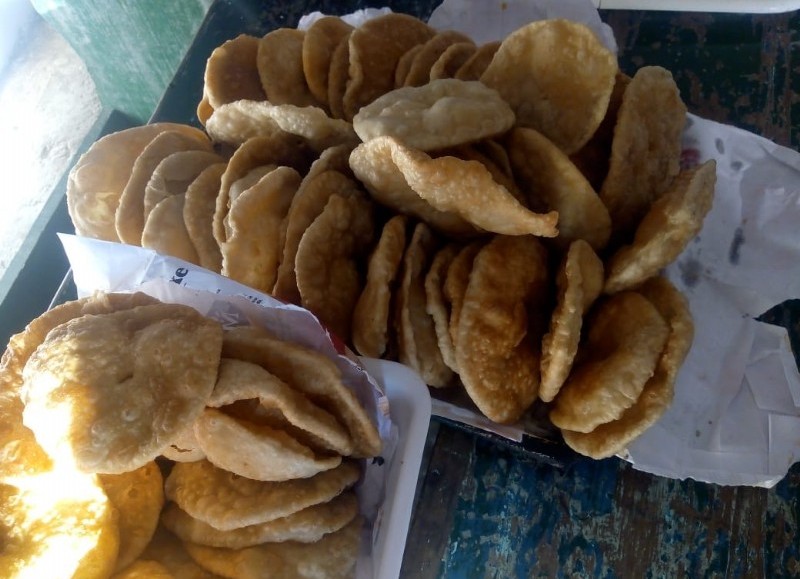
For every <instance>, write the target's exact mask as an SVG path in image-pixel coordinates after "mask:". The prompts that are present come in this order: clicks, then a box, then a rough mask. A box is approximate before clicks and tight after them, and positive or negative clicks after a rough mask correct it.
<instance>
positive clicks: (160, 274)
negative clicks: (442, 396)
mask: <svg viewBox="0 0 800 579" xmlns="http://www.w3.org/2000/svg"><path fill="white" fill-rule="evenodd" d="M59 237H60V239H61V242H62V245H63V246H64V249H65V251H66V254H67V257H68V259H69V262H70V265H71V267H72V274H73V279H74V281H75V285H76V287H77V291H78V296H79V297H84V296H87V295H91V294H93V293H95V292H97V291H105V292H123V293H127V292H134V291H140V292H143V293H146V294H148V295H150V296H153V297H155V298H158V299H160V300H161V301H163V302H168V303H180V304H185V305H189V306H192V307H194V308H195V309H196V310H198V311H199V312H200V313H201V314H203V315H205V316H208V317H210V318H213V319H215V320H217V321H219V322H220V323H222V324H223V326H224V327H234V326H241V325H257V326H261V327H263V328H266V329H267V330H269V331H271V332H272V333H273V334H275V335H277V336H278V337H281V338H284V339H286V340H289V341H292V342H296V343H299V344H303V345H305V346H308V347H310V348H313V349H314V350H316V351H318V352H321V353H323V354H325V355H326V356H328V357H329V358H331V359H332V360H333V361H334V362H335V363H336V365H337V367H338V368H339V370H340V371H341V372H342V377H343V381H344V383H345V384H346V385H347V386H348V387H349V388H350V389H351V390H353V391H354V392H355V394H356V395H357V397H358V399H359V401H360V402H361V404H362V405H363V406H364V407H365V408H366V409H367V412H368V413H369V414H370V416H372V417H373V418H374V420H375V422H376V424H377V425H378V430H379V432H380V436H381V440H382V441H383V449H382V452H381V457H380V458H381V459H382V460H369V459H368V460H366V461H365V465H366V466H365V474H364V477H363V479H362V481H361V482H360V483H359V486H358V487H357V489H356V491H357V495H358V500H359V505H360V511H361V514H362V515H364V516H365V518H366V519H367V521H368V524H367V525H365V529H364V539H363V540H362V551H361V553H360V556H359V560H358V565H357V569H356V571H357V575H356V576H357V579H369V578H373V577H375V578H377V577H380V578H381V579H383V578H387V579H388V578H392V577H397V576H398V575H399V572H400V565H401V562H402V555H403V546H404V545H405V540H406V533H407V530H408V524H409V521H410V516H411V509H412V504H413V497H414V489H415V485H416V482H417V474H418V471H419V466H420V462H421V459H422V451H423V447H424V444H425V437H426V434H427V430H428V424H429V421H430V395H429V394H428V390H427V387H426V386H425V384H424V383H423V382H422V381H421V380H420V379H419V377H417V376H416V375H415V374H414V373H413V372H411V371H410V370H409V369H407V368H406V367H405V366H402V365H400V364H396V363H393V362H385V361H382V360H370V359H365V358H361V359H359V358H356V357H355V356H353V355H352V353H350V352H345V349H344V348H343V347H342V346H341V344H334V342H333V341H332V340H331V337H330V336H329V334H328V333H327V332H326V331H325V330H324V329H323V327H322V325H321V324H320V323H319V321H318V320H317V318H316V317H314V316H313V315H312V314H311V313H310V312H308V311H307V310H304V309H302V308H299V307H297V306H294V305H291V304H284V303H282V302H280V301H278V300H276V299H274V298H272V297H271V296H269V295H267V294H263V293H260V292H256V291H255V290H253V289H251V288H249V287H247V286H244V285H242V284H240V283H237V282H235V281H233V280H230V279H228V278H225V277H222V276H220V275H218V274H215V273H213V272H211V271H208V270H205V269H202V268H200V267H197V266H195V265H193V264H190V263H188V262H186V261H183V260H180V259H177V258H173V257H169V256H163V255H159V254H158V253H156V252H155V251H153V250H149V249H143V248H141V247H134V246H130V245H123V244H120V243H110V242H107V241H99V240H95V239H88V238H83V237H77V236H73V235H65V234H59ZM365 368H369V372H370V373H371V374H370V373H367V371H366V370H365ZM373 376H374V377H373ZM390 401H391V404H392V409H391V410H392V414H391V416H390V413H389V410H390V408H389V406H390ZM398 427H399V428H398Z"/></svg>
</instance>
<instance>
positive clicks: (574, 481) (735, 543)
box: [402, 422, 800, 579]
mask: <svg viewBox="0 0 800 579" xmlns="http://www.w3.org/2000/svg"><path fill="white" fill-rule="evenodd" d="M427 452H428V454H427V460H426V465H425V469H424V471H423V473H422V474H421V480H420V488H419V491H418V492H419V498H418V501H417V505H416V509H415V511H414V515H413V519H412V524H411V528H410V531H409V539H408V545H407V547H406V553H405V558H404V563H403V572H402V576H403V577H415V578H420V579H427V578H434V577H465V578H493V579H494V578H497V579H500V578H509V577H565V578H569V577H609V578H610V577H676V578H677V577H692V578H693V577H730V578H733V577H792V576H798V575H800V559H799V558H798V556H799V555H800V554H799V553H798V538H797V523H798V514H800V512H799V510H798V508H799V506H800V505H798V494H799V493H798V489H800V468H797V467H795V468H793V469H792V471H791V472H790V474H789V475H788V476H787V478H786V479H784V480H783V481H782V482H781V483H779V484H778V485H777V487H775V488H773V489H770V490H766V489H757V488H747V487H721V486H716V485H708V484H704V483H698V482H695V481H691V480H690V481H677V480H671V479H665V478H660V477H654V476H651V475H648V474H646V473H642V472H639V471H636V470H634V469H633V468H631V467H630V466H629V465H627V464H626V463H623V462H622V461H619V460H616V459H609V460H605V461H591V460H581V461H579V462H577V463H575V464H573V465H571V466H570V467H569V468H567V469H559V468H557V467H553V466H550V465H547V464H544V463H542V462H540V461H536V460H532V459H530V458H528V457H526V456H524V455H522V454H519V453H517V452H515V451H513V450H511V449H508V448H503V447H497V446H495V445H490V444H488V443H486V442H485V441H483V440H482V439H480V438H477V437H474V436H472V435H470V434H466V433H464V432H462V431H460V430H458V429H455V428H452V427H445V426H440V425H439V424H438V423H436V422H434V423H432V425H431V429H430V432H429V437H428V449H427Z"/></svg>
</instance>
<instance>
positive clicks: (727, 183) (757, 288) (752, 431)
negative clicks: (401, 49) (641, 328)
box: [299, 0, 800, 487]
mask: <svg viewBox="0 0 800 579" xmlns="http://www.w3.org/2000/svg"><path fill="white" fill-rule="evenodd" d="M388 11H389V9H387V8H382V9H380V10H372V9H370V10H368V11H361V12H358V13H354V14H353V15H350V16H349V17H348V18H349V19H350V20H349V21H350V22H351V23H352V24H354V25H358V24H359V23H361V22H363V21H364V20H365V19H368V18H371V17H375V16H377V15H379V14H383V13H386V12H388ZM320 16H321V14H319V13H312V14H309V15H306V16H304V17H303V18H302V19H301V21H300V24H299V28H306V27H308V26H309V25H310V24H311V23H312V22H313V21H314V20H315V19H317V18H319V17H320ZM546 18H566V19H570V20H575V21H580V22H584V23H585V24H588V25H589V26H590V27H591V28H592V29H593V30H595V31H596V32H597V34H598V36H599V37H600V38H601V39H602V40H603V42H604V43H605V44H606V46H607V47H608V48H609V49H610V50H612V51H614V52H615V53H616V50H617V44H616V42H615V39H614V37H613V31H612V30H611V28H610V27H609V26H608V25H606V24H604V23H603V22H602V21H601V19H600V15H599V13H598V11H597V9H596V8H595V6H594V5H593V4H592V3H591V2H590V1H589V0H445V1H444V2H443V3H442V4H441V5H440V6H438V7H437V8H436V9H435V10H434V11H433V13H432V14H431V17H430V19H429V21H428V22H429V24H430V25H431V26H433V27H434V28H436V29H438V30H458V31H460V32H463V33H464V34H467V35H468V36H470V37H471V38H472V39H473V40H474V41H475V42H476V43H483V42H488V41H492V40H502V39H503V38H505V37H506V36H507V35H508V34H509V33H511V32H513V31H514V30H516V29H518V28H520V27H521V26H523V25H525V24H526V23H528V22H533V21H535V20H541V19H546ZM683 144H684V152H683V159H684V161H685V162H686V164H689V165H690V164H696V163H701V162H703V161H705V160H707V159H716V160H717V187H716V196H715V201H714V206H713V209H712V210H711V212H710V214H709V215H708V216H707V217H706V220H705V222H704V226H703V230H702V231H701V233H700V235H699V236H698V237H697V239H695V240H694V241H693V242H692V243H691V244H690V246H689V247H688V248H687V249H686V251H685V252H684V253H683V254H682V255H681V256H680V257H679V258H678V259H677V260H676V261H675V263H674V264H673V265H672V266H670V267H669V268H667V269H666V271H665V272H664V274H665V275H666V276H667V277H668V278H669V279H670V280H672V281H673V282H674V283H675V284H676V285H677V286H678V288H680V289H681V290H682V291H683V292H684V294H685V295H686V296H687V297H688V299H689V304H690V307H691V310H692V315H693V317H694V321H695V326H696V333H695V340H694V343H693V346H692V349H691V351H690V353H689V355H688V358H687V360H686V362H685V364H684V366H683V368H682V370H681V372H680V374H679V376H678V380H677V384H676V387H675V399H674V402H673V404H672V406H671V407H670V409H669V410H668V411H667V412H666V414H665V415H664V416H663V417H662V418H661V420H660V421H659V422H657V423H656V424H655V425H654V426H653V427H652V428H650V429H649V430H648V431H647V432H645V433H644V434H643V435H642V436H640V437H639V438H638V439H637V440H636V441H635V442H634V443H633V444H632V445H631V446H630V448H629V449H628V451H627V452H626V453H624V456H622V458H624V459H626V460H628V461H630V462H631V463H632V464H633V466H634V467H635V468H637V469H639V470H643V471H647V472H651V473H654V474H658V475H662V476H666V477H671V478H678V479H685V478H693V479H696V480H700V481H705V482H711V483H717V484H722V485H754V486H763V487H771V486H773V485H775V484H776V483H777V482H778V481H780V480H781V479H782V478H783V477H784V476H785V474H786V472H787V471H788V469H789V467H790V466H791V465H792V464H793V463H794V462H795V461H797V460H798V459H799V458H800V374H798V370H797V365H796V364H795V361H794V357H793V355H792V351H791V347H790V345H789V337H788V334H787V332H786V330H785V329H784V328H780V327H776V326H771V325H768V324H765V323H761V322H757V321H755V318H756V317H757V316H759V315H760V314H763V313H764V312H766V311H767V310H768V309H769V308H771V307H772V306H774V305H777V304H779V303H781V302H783V301H785V300H787V299H793V298H800V232H798V230H797V227H796V224H797V223H800V155H798V154H797V153H796V152H794V151H792V150H790V149H787V148H785V147H781V146H778V145H776V144H774V143H772V142H770V141H768V140H766V139H763V138H761V137H759V136H757V135H754V134H752V133H749V132H746V131H743V130H739V129H736V128H734V127H731V126H727V125H721V124H719V123H715V122H712V121H708V120H705V119H701V118H699V117H696V116H693V115H689V116H688V123H687V129H686V131H685V133H684V136H683ZM433 413H434V414H435V415H438V416H443V417H445V418H449V419H452V420H455V421H459V422H464V423H467V424H470V425H472V426H475V427H477V428H481V429H483V430H487V431H491V432H494V433H496V434H499V435H501V436H505V437H506V438H509V439H512V440H517V441H520V440H522V436H523V433H524V430H523V429H522V428H521V427H519V426H501V425H496V424H493V423H492V422H490V421H488V420H486V418H485V417H483V416H480V415H478V414H476V413H475V412H473V411H472V410H469V409H465V408H460V407H457V406H454V405H452V404H449V403H447V402H443V401H440V400H435V399H434V400H433Z"/></svg>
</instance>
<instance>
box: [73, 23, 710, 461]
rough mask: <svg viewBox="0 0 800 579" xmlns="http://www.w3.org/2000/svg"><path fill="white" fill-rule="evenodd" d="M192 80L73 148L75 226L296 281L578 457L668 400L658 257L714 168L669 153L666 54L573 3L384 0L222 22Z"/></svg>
mask: <svg viewBox="0 0 800 579" xmlns="http://www.w3.org/2000/svg"><path fill="white" fill-rule="evenodd" d="M204 80H205V83H204V93H203V98H202V101H201V102H200V103H199V105H198V107H197V114H198V118H199V120H200V121H201V123H202V124H203V126H204V128H205V131H204V132H203V131H200V130H199V129H193V128H190V127H187V126H182V125H171V124H158V125H150V126H147V127H140V128H137V129H132V130H130V131H126V132H123V133H117V134H115V135H110V136H108V137H105V138H104V139H101V140H100V141H98V142H97V143H96V144H95V145H94V147H92V149H91V150H90V151H89V152H88V153H87V154H86V156H85V157H84V158H83V159H82V160H81V161H80V162H79V163H78V165H77V166H76V168H75V169H74V171H73V172H72V175H71V178H70V183H69V191H68V200H69V206H70V214H71V215H72V218H73V221H74V223H75V226H76V230H77V231H78V233H79V234H82V235H87V236H92V237H98V238H101V239H107V240H112V241H120V240H121V241H123V242H126V243H133V244H140V245H143V246H145V247H151V248H153V249H156V250H158V251H162V252H165V253H168V254H172V255H176V256H179V257H183V258H184V259H187V260H189V261H191V262H193V263H196V264H198V265H201V266H203V267H206V268H209V269H212V270H214V271H219V272H221V273H222V274H223V275H226V276H229V277H231V278H233V279H236V280H238V281H241V282H242V283H244V284H246V285H248V286H251V287H253V288H255V289H257V290H260V291H263V292H266V293H269V294H272V295H274V296H276V297H278V298H280V299H282V300H285V301H288V302H292V303H296V304H299V305H302V306H304V307H306V308H308V309H309V310H311V311H312V312H314V313H315V314H316V315H317V316H318V317H319V319H320V320H321V321H322V322H323V323H324V324H325V325H326V326H327V327H328V328H330V330H331V331H332V332H333V333H335V334H336V335H337V336H339V337H340V338H341V339H342V340H343V341H344V342H346V343H347V344H348V345H349V346H350V347H352V348H353V349H355V350H356V351H357V352H358V353H360V354H362V355H365V356H370V357H383V358H388V359H394V360H399V361H400V362H402V363H404V364H407V365H409V366H410V367H412V368H414V369H415V370H416V371H417V372H418V373H419V374H420V375H421V376H422V378H423V379H424V380H425V382H426V383H427V384H429V385H430V386H431V387H435V388H449V387H454V388H462V387H463V388H464V389H465V391H466V393H467V394H468V395H469V397H470V398H471V400H472V401H473V402H474V403H475V405H476V407H477V409H478V410H479V411H480V412H482V413H483V414H485V415H486V416H487V417H488V418H489V419H491V420H493V421H496V422H498V423H514V422H516V421H518V420H520V419H521V418H522V417H523V416H524V415H525V413H526V412H528V411H529V410H530V409H531V408H532V406H533V405H534V404H536V405H546V407H547V409H548V413H549V417H550V420H551V421H552V423H553V424H554V425H556V426H557V427H559V428H560V429H561V430H562V432H563V435H564V439H565V440H566V442H567V443H568V444H569V445H570V446H571V447H573V448H574V449H576V450H577V451H579V452H581V453H583V454H586V455H588V456H592V457H598V458H599V457H604V456H610V455H613V454H616V453H620V452H623V451H624V450H625V448H626V446H627V445H628V444H629V443H630V442H631V441H632V440H633V439H635V438H636V437H637V436H638V435H639V434H641V433H642V432H643V431H644V430H645V429H647V428H648V427H649V426H650V425H652V424H653V423H654V422H655V421H656V420H657V419H658V418H659V417H660V416H661V414H662V413H663V412H664V411H665V409H666V408H667V407H668V406H669V404H670V402H671V400H672V396H673V388H674V382H675V379H676V375H677V372H678V369H679V368H680V366H681V364H682V363H683V360H684V358H685V356H686V354H687V352H688V350H689V347H690V345H691V342H692V336H693V326H692V321H691V315H690V312H689V310H688V306H687V303H686V301H685V299H684V298H683V296H682V295H681V294H680V293H679V292H678V291H677V290H676V289H675V288H674V287H673V286H672V284H670V282H669V281H668V280H667V279H665V278H663V277H661V276H660V272H661V270H662V269H663V268H664V267H665V266H667V265H669V264H670V263H671V262H672V261H673V260H674V259H675V258H676V257H677V256H678V255H679V254H680V253H681V251H682V250H683V248H684V247H685V246H686V245H687V244H688V243H689V242H690V241H691V239H692V238H694V236H695V235H696V234H697V233H698V232H699V231H700V229H701V227H702V223H703V219H704V217H705V215H706V213H707V212H708V211H709V210H710V207H711V204H712V200H713V192H714V185H715V181H716V172H715V165H714V162H713V161H708V162H706V163H704V164H701V165H699V166H691V167H681V164H680V161H681V134H682V131H683V128H684V125H685V123H686V107H685V105H684V104H683V102H682V100H681V98H680V94H679V91H678V88H677V86H676V85H675V82H674V80H673V78H672V75H671V74H670V73H669V71H667V70H664V69H663V68H660V67H654V66H647V67H642V68H640V69H639V70H636V71H634V72H633V74H632V75H630V76H629V75H627V74H625V73H624V72H623V71H621V70H620V69H619V66H618V63H617V59H616V57H615V55H614V54H613V53H612V52H610V51H609V50H608V49H607V48H606V47H605V46H604V45H603V44H602V43H601V42H600V40H599V39H598V38H597V37H596V36H595V34H594V33H593V32H592V31H591V30H590V29H589V28H587V27H585V26H583V25H581V24H576V23H573V22H569V21H565V20H545V21H541V22H535V23H531V24H528V25H525V26H523V27H521V28H520V29H518V30H517V31H515V32H513V33H512V34H510V35H509V36H508V37H506V38H505V39H504V40H503V41H502V42H496V43H489V44H485V45H481V46H477V45H475V43H474V42H472V41H471V40H470V39H469V38H467V37H465V36H464V35H462V34H460V33H457V32H454V31H437V30H434V29H432V28H430V27H429V26H428V25H427V24H425V23H424V22H422V21H420V20H418V19H416V18H413V17H411V16H408V15H404V14H388V15H384V16H380V17H378V18H375V19H374V20H370V21H368V22H366V23H364V24H362V25H360V26H358V27H352V26H350V25H349V24H347V23H345V22H344V21H342V20H341V19H339V18H336V17H324V18H322V19H320V20H318V21H316V22H314V23H313V24H312V25H311V26H310V27H309V28H308V29H307V30H294V29H279V30H275V31H273V32H270V33H269V34H267V35H266V36H264V37H263V38H254V37H250V36H246V35H243V36H239V37H237V38H234V39H232V40H230V41H228V42H226V43H224V44H223V45H221V46H220V47H218V48H217V49H216V50H215V51H214V52H213V53H212V54H211V56H210V58H209V60H208V62H207V66H206V70H205V79H204ZM187 148H188V149H191V150H192V152H191V153H189V152H188V151H186V150H185V149H187ZM212 148H213V150H214V151H215V152H214V153H212V152H210V151H211V150H212ZM190 154H191V156H192V159H197V160H198V165H194V164H193V163H188V162H178V161H177V160H175V159H176V158H177V157H178V156H179V155H180V156H181V158H188V156H189V155H190ZM173 165H175V166H180V167H181V168H182V169H183V170H184V172H183V173H180V175H178V174H177V173H178V169H177V168H175V169H173V168H172V166H173ZM189 167H191V170H189V169H188V168H189ZM170 171H172V172H170ZM173 184H174V186H173Z"/></svg>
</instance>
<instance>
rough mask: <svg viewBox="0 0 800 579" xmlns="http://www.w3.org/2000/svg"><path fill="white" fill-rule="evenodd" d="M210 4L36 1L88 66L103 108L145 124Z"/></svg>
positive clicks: (187, 0) (204, 0)
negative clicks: (118, 112)
mask: <svg viewBox="0 0 800 579" xmlns="http://www.w3.org/2000/svg"><path fill="white" fill-rule="evenodd" d="M210 2H211V0H169V1H165V0H112V1H107V0H70V1H69V2H66V1H64V0H32V4H33V6H34V8H35V9H36V11H37V12H39V13H40V14H41V15H42V16H43V17H44V19H45V20H46V21H47V22H48V23H49V24H50V25H51V26H53V28H55V29H56V30H57V31H58V32H60V33H61V34H62V35H63V36H64V38H65V39H66V40H67V41H68V42H69V43H70V45H71V46H72V47H73V48H74V49H75V52H77V53H78V55H79V56H80V57H81V58H82V59H83V61H84V62H85V63H86V67H87V69H88V70H89V73H90V75H91V76H92V79H93V80H94V82H95V85H96V87H97V92H98V95H99V97H100V101H101V102H102V104H103V105H104V106H105V107H107V108H110V109H116V110H119V111H121V112H123V113H125V114H127V115H129V116H130V117H132V118H133V119H134V120H136V121H137V122H139V123H145V122H146V121H147V119H148V118H149V117H150V115H151V114H152V112H153V110H154V109H155V107H156V104H157V103H158V100H159V99H160V98H161V95H162V94H163V92H164V89H165V88H166V86H167V84H168V83H169V81H170V79H171V78H172V77H173V75H174V74H175V71H176V70H177V68H178V66H179V64H180V62H181V60H182V59H183V56H184V54H185V53H186V50H187V48H188V47H189V45H190V44H191V42H192V39H193V38H194V36H195V33H196V32H197V29H198V27H199V26H200V23H201V22H202V21H203V18H204V17H205V13H206V11H207V9H208V6H209V5H210Z"/></svg>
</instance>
